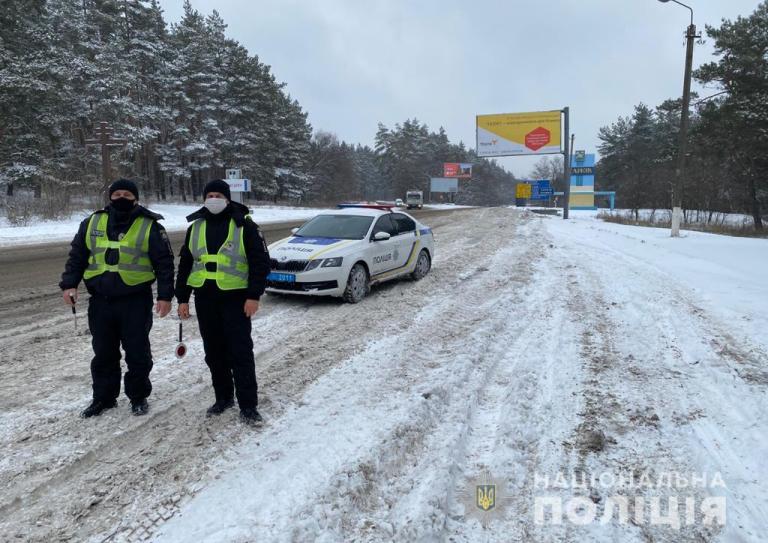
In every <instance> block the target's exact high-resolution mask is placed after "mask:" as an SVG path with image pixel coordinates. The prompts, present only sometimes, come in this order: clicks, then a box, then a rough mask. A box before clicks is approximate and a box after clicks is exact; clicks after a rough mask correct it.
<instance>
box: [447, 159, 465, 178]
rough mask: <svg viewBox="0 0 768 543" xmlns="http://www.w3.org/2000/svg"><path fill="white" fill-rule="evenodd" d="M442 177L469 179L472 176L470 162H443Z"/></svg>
mask: <svg viewBox="0 0 768 543" xmlns="http://www.w3.org/2000/svg"><path fill="white" fill-rule="evenodd" d="M443 177H456V178H458V179H469V178H471V177H472V164H471V163H467V162H444V163H443Z"/></svg>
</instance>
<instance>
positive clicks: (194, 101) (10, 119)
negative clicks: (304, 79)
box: [0, 0, 514, 204]
mask: <svg viewBox="0 0 768 543" xmlns="http://www.w3.org/2000/svg"><path fill="white" fill-rule="evenodd" d="M100 121H107V122H108V123H109V124H110V126H111V127H113V128H114V129H115V132H116V134H118V135H120V136H121V137H124V138H125V139H126V140H127V145H125V147H124V148H122V149H119V150H114V151H113V153H112V157H113V171H112V172H111V173H112V176H113V177H116V176H124V177H130V178H133V179H135V180H136V181H137V182H138V183H139V184H140V186H141V188H142V190H143V191H145V193H146V194H147V195H149V196H150V197H154V198H156V199H158V200H164V199H167V198H173V199H181V200H184V201H186V200H188V199H192V200H195V199H198V198H199V195H200V192H201V189H202V187H203V185H204V184H205V183H206V182H207V181H208V180H210V179H215V178H220V177H224V169H225V168H227V167H237V168H240V169H241V170H242V171H243V175H244V176H246V177H248V178H249V179H251V180H252V186H253V191H252V195H251V196H252V197H254V198H258V199H263V200H273V201H294V202H302V203H313V202H317V203H323V202H330V201H338V200H339V199H352V198H354V199H377V198H394V197H402V196H403V195H404V194H405V191H406V190H408V189H410V188H419V189H422V190H426V189H427V188H428V178H429V176H439V175H440V173H441V168H442V162H443V161H448V162H459V161H461V162H476V167H475V173H476V179H474V180H473V181H472V182H471V183H466V182H463V185H464V186H463V187H462V196H461V198H463V201H465V202H466V203H473V204H490V203H509V202H511V201H512V199H513V192H514V190H513V178H512V175H511V174H509V173H507V172H505V171H504V170H503V169H502V168H501V167H499V166H498V165H497V164H496V163H495V162H490V161H484V160H477V159H476V157H475V156H474V155H473V153H472V151H470V150H467V149H465V148H464V147H463V145H454V144H451V143H450V142H449V141H448V137H447V135H446V134H445V132H444V131H443V130H442V129H440V130H438V131H437V132H432V131H430V129H429V128H428V127H427V126H426V125H424V124H423V123H420V122H419V121H418V120H416V119H412V120H411V119H409V120H406V121H405V122H403V123H402V124H397V125H395V126H394V127H392V128H387V127H385V126H383V125H380V126H379V127H378V131H377V133H376V138H375V147H374V148H371V147H368V146H362V145H355V144H349V143H345V142H340V141H339V140H338V138H337V137H335V136H334V135H333V134H332V133H329V132H324V131H317V132H316V133H314V135H313V129H312V127H311V126H310V124H309V123H308V121H307V112H306V111H304V110H303V109H302V107H301V105H300V104H299V103H298V101H297V100H295V99H293V98H292V97H291V96H290V95H289V94H288V93H287V92H286V91H285V88H284V84H283V83H280V82H278V81H277V80H276V79H275V77H274V75H273V74H272V73H271V70H270V67H269V66H268V65H267V64H265V63H264V62H262V61H261V60H260V59H259V57H258V56H257V55H252V54H250V53H249V52H248V51H247V50H246V49H245V47H243V46H242V45H241V44H239V43H238V42H237V41H235V40H232V39H230V38H227V36H226V24H225V22H224V21H223V19H222V18H221V17H220V15H219V14H218V13H217V12H216V11H213V12H212V13H211V14H210V15H202V14H201V13H199V12H198V11H196V10H194V9H193V8H192V7H191V5H190V3H189V1H186V2H185V4H184V14H183V17H182V18H181V20H180V21H179V22H178V23H175V24H171V25H168V24H167V23H166V21H165V20H164V18H163V13H162V10H161V8H160V6H159V4H158V3H157V0H77V1H74V0H4V1H3V3H2V6H0V188H1V189H2V193H3V194H4V195H5V200H6V203H7V202H8V201H10V200H12V197H13V195H14V191H16V192H17V193H18V192H19V190H24V189H26V190H29V189H32V190H34V192H35V193H36V195H37V196H41V195H46V194H47V195H54V197H55V198H56V199H57V200H59V201H63V199H66V198H67V196H68V195H74V194H99V193H100V192H103V190H104V186H103V182H102V179H101V169H100V164H101V162H100V160H101V155H100V149H99V148H98V147H97V146H87V145H86V144H85V140H86V139H88V138H89V137H91V135H92V134H93V129H94V127H96V126H97V125H98V123H99V122H100Z"/></svg>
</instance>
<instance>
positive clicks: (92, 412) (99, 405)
mask: <svg viewBox="0 0 768 543" xmlns="http://www.w3.org/2000/svg"><path fill="white" fill-rule="evenodd" d="M113 407H117V400H112V401H111V402H103V401H101V400H93V401H92V402H91V405H89V406H88V407H86V408H85V410H83V412H82V413H80V416H81V417H82V418H84V419H89V418H91V417H98V416H99V415H101V413H102V412H103V411H104V410H105V409H112V408H113Z"/></svg>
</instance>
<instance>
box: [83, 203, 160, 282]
mask: <svg viewBox="0 0 768 543" xmlns="http://www.w3.org/2000/svg"><path fill="white" fill-rule="evenodd" d="M108 221H109V214H108V213H107V212H106V211H97V212H96V213H94V214H93V215H91V219H90V220H89V221H88V230H87V232H86V237H85V246H86V247H87V248H88V251H89V252H90V256H89V257H88V267H87V268H86V269H85V273H84V274H83V278H84V279H91V278H92V277H96V276H98V275H101V274H102V273H104V272H115V273H117V274H119V275H120V279H122V280H123V283H125V284H126V285H129V286H134V285H140V284H142V283H147V282H149V281H154V280H155V272H154V270H153V269H152V262H151V261H150V260H149V230H150V228H151V227H152V223H153V222H154V220H153V219H150V218H148V217H144V216H139V217H136V218H135V219H134V221H133V224H131V226H130V228H129V229H128V232H126V234H125V236H123V239H121V240H120V241H112V240H110V239H109V237H108V236H107V222H108ZM107 249H116V250H117V251H118V252H119V258H118V260H117V264H107V263H106V259H105V258H106V254H107Z"/></svg>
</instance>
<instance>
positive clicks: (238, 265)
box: [187, 217, 251, 290]
mask: <svg viewBox="0 0 768 543" xmlns="http://www.w3.org/2000/svg"><path fill="white" fill-rule="evenodd" d="M246 220H251V219H250V217H246ZM205 228H206V221H205V219H197V220H196V221H195V222H193V223H192V227H191V230H190V233H189V244H188V247H189V252H191V253H192V259H193V261H192V271H191V272H190V274H189V278H188V279H187V285H189V286H190V287H195V288H199V287H202V286H203V283H205V280H206V279H213V280H215V281H216V285H217V286H218V287H219V288H220V289H221V290H235V289H242V288H248V259H247V258H246V256H245V242H244V241H243V227H242V226H236V225H235V220H234V219H229V233H228V234H227V239H226V240H224V243H222V244H221V247H220V248H219V252H218V253H216V254H210V253H209V252H208V245H207V242H206V240H205ZM209 262H213V263H214V264H216V271H208V270H207V269H206V267H205V265H206V264H207V263H209Z"/></svg>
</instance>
